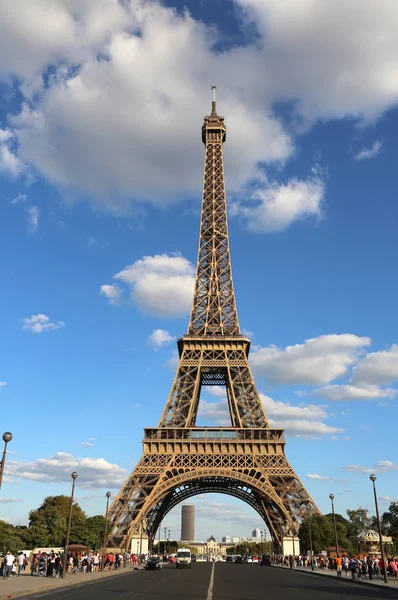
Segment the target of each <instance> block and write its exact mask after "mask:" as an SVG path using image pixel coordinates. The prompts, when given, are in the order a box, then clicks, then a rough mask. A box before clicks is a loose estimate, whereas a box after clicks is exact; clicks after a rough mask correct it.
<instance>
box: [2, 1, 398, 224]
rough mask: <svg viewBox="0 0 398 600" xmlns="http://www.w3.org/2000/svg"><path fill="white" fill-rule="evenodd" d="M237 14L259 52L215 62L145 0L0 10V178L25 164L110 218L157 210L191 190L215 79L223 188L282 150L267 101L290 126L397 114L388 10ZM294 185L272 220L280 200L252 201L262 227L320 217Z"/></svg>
mask: <svg viewBox="0 0 398 600" xmlns="http://www.w3.org/2000/svg"><path fill="white" fill-rule="evenodd" d="M236 4H238V5H239V8H240V9H242V8H243V12H244V13H245V14H246V17H247V19H248V20H251V21H253V22H254V25H255V27H256V29H257V32H258V39H257V42H258V43H257V44H246V45H245V46H242V47H236V46H235V47H233V48H231V49H226V50H224V51H223V52H219V51H215V50H214V48H216V47H217V45H218V44H217V43H218V42H220V39H221V37H220V36H221V35H222V34H219V33H218V32H217V30H216V29H215V28H214V27H207V26H206V25H204V24H203V22H201V21H198V20H195V19H193V18H192V17H191V16H190V15H189V14H188V12H187V11H185V12H184V13H178V12H177V11H175V10H173V9H172V8H167V7H165V6H161V5H160V4H159V3H158V2H155V1H153V2H147V1H145V0H141V1H138V0H132V1H131V2H119V1H118V0H97V1H96V2H93V0H79V1H78V0H52V1H51V2H50V1H49V0H30V1H29V3H28V6H27V5H26V2H23V1H22V0H14V1H13V2H12V3H10V2H9V1H8V0H0V76H1V74H2V75H3V76H4V77H8V78H9V80H11V79H12V77H17V78H18V80H19V82H20V83H21V85H20V91H21V92H22V94H24V95H25V98H26V100H27V101H26V102H25V103H24V104H23V105H22V106H21V110H20V113H19V114H17V115H15V116H14V117H13V118H10V123H9V124H10V125H11V126H12V127H13V133H15V136H16V142H17V143H16V147H15V148H14V147H13V148H12V149H10V146H9V145H7V144H8V142H9V140H6V145H3V146H2V147H3V148H6V150H3V155H1V154H0V156H2V159H3V160H2V162H3V168H4V164H5V165H6V168H7V169H8V171H9V172H10V173H13V174H14V176H16V175H17V174H18V173H20V172H21V170H22V169H23V168H24V164H26V163H29V164H32V165H33V166H34V168H35V169H36V170H37V171H38V172H40V173H41V174H42V175H43V176H44V177H45V178H47V179H48V180H49V181H51V182H52V183H54V184H55V185H57V186H60V187H61V188H63V189H66V190H70V189H74V190H77V191H79V192H81V193H82V195H84V196H85V197H87V195H88V196H90V195H91V196H93V197H94V198H95V199H96V201H97V202H99V203H100V204H102V205H103V206H106V207H107V208H111V209H113V210H119V211H120V210H125V209H126V204H128V203H129V198H130V196H131V195H133V196H134V198H138V199H147V200H152V201H154V202H162V203H167V202H169V203H170V202H173V201H175V200H178V199H181V198H185V197H187V195H189V194H191V193H192V192H193V191H194V190H197V189H198V173H200V171H201V162H202V152H201V149H200V144H199V143H198V134H199V132H198V126H199V120H200V119H201V117H202V115H203V113H204V112H205V111H206V110H208V97H207V93H206V90H208V85H209V81H212V80H213V79H214V77H213V75H214V74H217V82H218V84H219V87H220V93H221V94H222V95H221V96H220V101H219V105H220V110H222V112H223V113H224V114H225V115H226V116H227V119H228V120H227V122H228V124H229V126H230V129H229V134H228V145H227V148H228V150H227V151H226V172H227V178H228V184H229V186H230V187H231V189H234V190H239V189H241V187H242V185H244V184H245V183H247V182H248V181H252V180H253V179H255V178H256V177H257V176H258V175H259V169H258V165H259V163H262V164H264V163H265V164H267V163H271V162H275V161H279V162H283V161H285V160H286V159H288V158H289V156H291V155H292V153H293V151H294V141H293V140H292V137H291V135H290V133H288V131H287V129H284V127H283V126H282V124H281V122H280V121H279V120H278V119H277V118H276V117H275V115H274V114H273V112H272V106H273V105H274V103H275V102H278V101H285V102H288V103H289V104H290V105H291V107H292V123H299V124H301V125H302V124H304V125H305V126H307V127H308V126H310V125H311V124H312V123H314V122H316V121H317V120H327V119H342V118H345V117H347V116H349V117H350V116H351V117H353V118H355V119H363V120H365V121H367V122H369V121H372V120H373V121H374V120H375V119H377V118H378V117H379V116H380V115H381V114H382V113H383V112H385V111H386V110H387V109H389V108H391V107H392V106H394V105H395V104H396V102H397V100H398V82H397V77H396V73H395V63H396V59H397V49H396V43H395V40H396V34H397V21H396V7H395V1H394V0H385V1H384V2H382V3H380V2H379V0H368V1H367V2H366V3H364V4H363V6H361V11H360V12H358V10H357V2H356V1H355V0H335V1H334V2H331V3H325V2H319V3H316V2H308V0H284V2H274V1H273V0H236ZM375 15H377V18H375ZM241 16H242V15H241V13H239V17H241ZM337 35H338V39H339V44H338V47H337V46H336V38H337ZM320 48H321V51H320ZM165 49H166V50H165ZM49 67H51V71H50V74H49ZM44 74H45V75H46V76H45V77H43V75H44ZM254 75H255V76H254ZM110 81H111V82H112V85H109V82H110ZM44 82H45V83H44ZM264 82H266V84H264ZM221 90H222V92H221ZM136 115H139V118H137V116H136ZM98 123H101V127H98ZM4 131H7V130H4ZM60 131H62V135H59V132H60ZM143 131H145V136H143V135H142V132H143ZM175 131H178V136H175V135H174V134H175ZM242 140H245V144H246V146H245V148H246V149H245V152H244V153H242V152H241V143H242ZM109 148H112V152H111V153H109ZM16 152H17V154H16ZM261 172H262V171H261ZM305 183H306V182H297V183H296V184H294V185H293V184H292V183H291V184H290V188H291V189H289V187H288V186H284V187H287V189H285V190H283V195H284V197H287V196H288V197H289V202H287V201H285V202H284V203H283V210H282V208H281V202H280V198H281V197H282V192H281V191H279V192H278V193H276V192H275V190H274V192H273V196H272V194H271V192H269V191H268V194H266V196H265V197H266V202H265V204H264V202H263V199H262V198H260V199H259V201H260V205H259V206H262V210H263V212H262V213H261V214H262V218H263V219H264V213H267V212H268V214H269V215H270V218H272V219H273V223H272V227H273V230H274V231H275V230H276V228H283V227H284V226H287V225H286V223H287V221H288V217H287V216H286V211H287V210H288V209H289V211H290V218H303V217H304V216H306V215H314V216H315V217H317V216H319V211H320V208H319V206H318V205H317V204H316V202H317V198H319V196H320V195H322V194H323V190H321V189H315V192H314V190H308V189H304V186H305ZM307 184H308V182H307ZM309 192H310V193H309ZM270 194H271V195H270ZM309 197H311V198H312V200H311V201H309V200H308V198H309ZM304 198H307V199H306V200H305V201H304ZM278 199H279V201H277V200H278ZM293 200H294V201H293ZM272 202H273V203H274V204H275V205H276V208H275V207H273V210H271V208H272V206H271V205H272ZM292 205H293V208H292ZM297 205H298V207H297ZM264 207H265V208H264ZM248 222H249V223H250V222H251V221H250V220H249V221H248ZM252 223H253V224H254V221H252ZM265 227H267V225H265ZM263 228H264V226H263Z"/></svg>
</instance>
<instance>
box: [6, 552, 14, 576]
mask: <svg viewBox="0 0 398 600" xmlns="http://www.w3.org/2000/svg"><path fill="white" fill-rule="evenodd" d="M14 561H15V556H14V555H13V554H12V553H11V552H7V554H6V559H5V565H4V567H3V578H4V579H9V578H10V575H11V571H12V565H13V564H14Z"/></svg>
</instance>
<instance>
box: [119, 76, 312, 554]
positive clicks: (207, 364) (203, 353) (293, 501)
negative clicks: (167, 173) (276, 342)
mask: <svg viewBox="0 0 398 600" xmlns="http://www.w3.org/2000/svg"><path fill="white" fill-rule="evenodd" d="M212 92H213V100H212V105H211V114H210V115H207V116H205V118H204V123H203V126H202V140H203V142H204V144H205V169H204V181H203V194H202V212H201V221H200V235H199V251H198V261H197V269H196V280H195V288H194V295H193V302H192V311H191V316H190V320H189V325H188V331H187V333H186V334H185V335H184V336H183V337H182V338H180V339H179V340H178V351H179V357H180V358H179V364H178V367H177V372H176V375H175V378H174V382H173V385H172V388H171V391H170V394H169V397H168V400H167V402H166V405H165V408H164V410H163V414H162V416H161V418H160V421H159V424H158V427H157V428H155V429H145V433H144V440H143V455H142V457H141V459H140V461H139V462H138V463H137V466H136V467H135V469H134V471H133V472H132V473H131V475H130V476H129V477H128V479H127V481H126V482H125V484H124V485H123V487H122V489H121V490H120V492H119V494H118V495H117V496H116V498H115V500H114V501H113V503H112V506H111V507H110V510H109V515H110V516H109V519H110V522H111V527H110V532H111V533H110V544H111V545H114V546H116V547H123V548H127V547H128V546H129V544H130V542H131V540H132V538H133V537H135V538H136V539H137V537H138V538H142V535H147V536H148V537H149V539H150V540H153V538H154V536H155V534H156V531H157V529H158V527H159V526H160V523H161V521H162V520H163V518H164V517H165V516H166V514H167V513H168V512H169V511H170V510H171V509H172V508H173V507H174V506H176V505H177V504H179V503H180V502H182V501H184V500H186V499H188V498H190V497H192V496H195V495H197V494H202V493H206V492H211V493H223V494H228V495H231V496H234V497H236V498H240V499H241V500H243V501H244V502H246V503H247V504H249V505H250V506H252V507H253V508H254V509H255V510H256V511H257V512H258V514H259V515H260V516H261V518H262V519H263V521H264V523H265V524H266V526H267V528H268V530H269V531H270V534H271V537H272V540H273V543H274V549H275V551H276V552H277V551H278V552H282V551H283V540H284V538H285V536H289V535H290V536H291V534H292V533H293V535H294V536H295V535H296V534H297V531H298V525H299V521H300V519H301V518H302V517H303V516H304V514H308V512H312V513H315V512H318V509H317V507H316V506H315V504H314V502H313V501H312V499H311V498H310V497H309V495H308V493H307V491H306V490H305V488H304V486H303V485H302V483H301V481H300V480H299V478H298V477H297V475H296V473H295V472H294V471H293V469H292V467H291V466H290V464H289V462H288V461H287V459H286V456H285V451H284V447H285V440H284V432H283V430H282V429H271V428H270V427H269V423H268V420H267V417H266V415H265V412H264V409H263V406H262V403H261V399H260V396H259V394H258V392H257V389H256V386H255V383H254V380H253V376H252V373H251V369H250V366H249V362H248V355H249V351H250V340H249V339H248V338H247V337H245V336H244V335H242V334H241V332H240V328H239V321H238V314H237V310H236V302H235V294H234V288H233V282H232V270H231V259H230V252H229V239H228V222H227V206H226V194H225V183H224V164H223V144H224V142H225V140H226V131H227V130H226V126H225V123H224V117H222V116H220V115H219V114H218V113H217V106H216V86H212ZM204 386H218V387H221V388H224V389H225V394H226V398H227V404H228V409H229V415H230V419H231V426H230V427H197V426H196V418H197V414H198V407H199V400H200V394H201V390H202V388H203V387H204ZM293 539H294V538H293Z"/></svg>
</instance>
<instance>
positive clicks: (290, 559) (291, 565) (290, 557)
mask: <svg viewBox="0 0 398 600" xmlns="http://www.w3.org/2000/svg"><path fill="white" fill-rule="evenodd" d="M293 562H294V561H293V556H292V555H291V554H290V555H289V566H290V570H291V571H293Z"/></svg>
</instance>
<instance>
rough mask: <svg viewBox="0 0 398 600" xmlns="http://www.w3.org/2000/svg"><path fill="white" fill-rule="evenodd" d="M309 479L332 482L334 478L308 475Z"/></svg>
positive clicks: (313, 474)
mask: <svg viewBox="0 0 398 600" xmlns="http://www.w3.org/2000/svg"><path fill="white" fill-rule="evenodd" d="M306 477H307V479H315V480H316V481H330V480H331V479H333V477H328V476H327V475H318V474H317V473H308V475H306Z"/></svg>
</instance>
